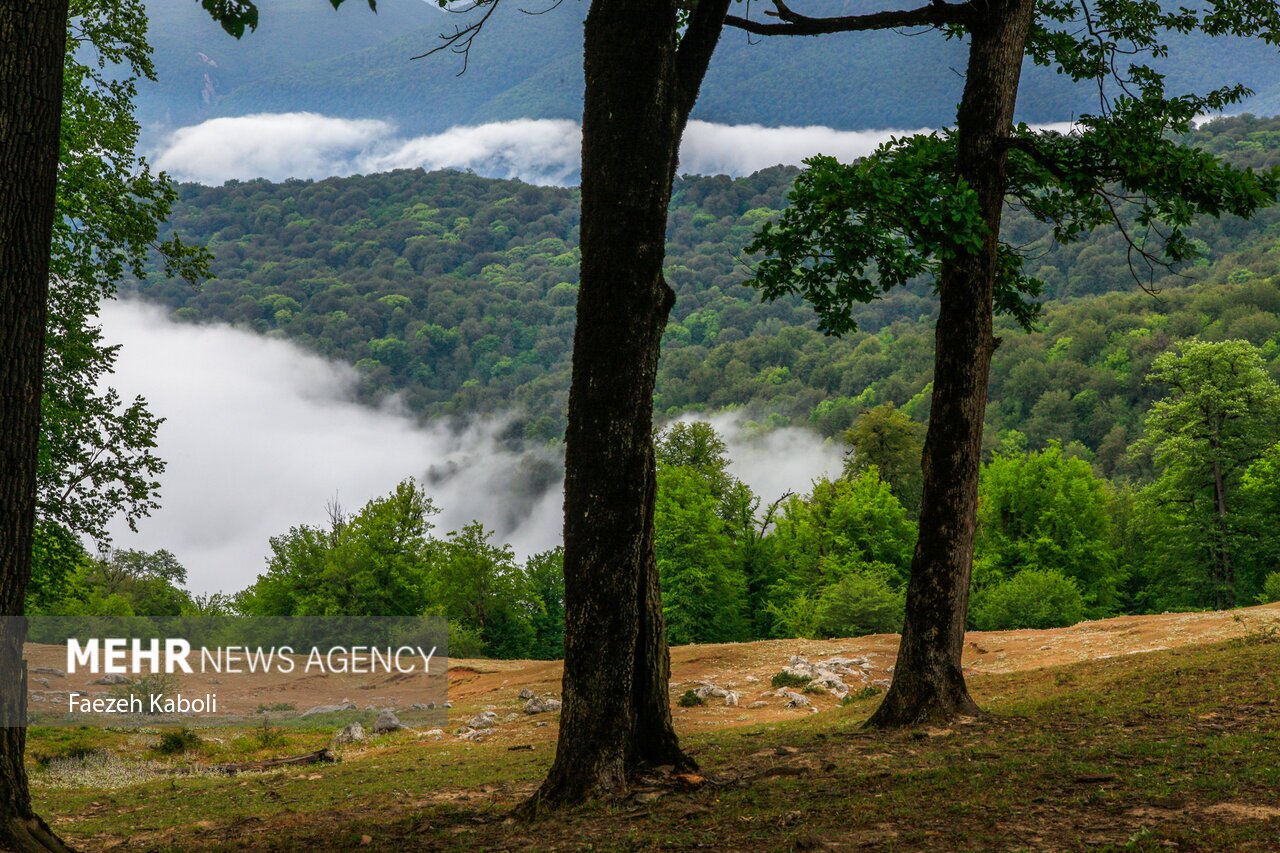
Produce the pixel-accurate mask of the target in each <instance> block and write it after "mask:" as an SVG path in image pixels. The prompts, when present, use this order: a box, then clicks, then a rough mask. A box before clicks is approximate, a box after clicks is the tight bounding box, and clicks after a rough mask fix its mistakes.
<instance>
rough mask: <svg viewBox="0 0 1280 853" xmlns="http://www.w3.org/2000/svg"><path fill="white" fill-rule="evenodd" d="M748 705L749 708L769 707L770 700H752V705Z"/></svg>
mask: <svg viewBox="0 0 1280 853" xmlns="http://www.w3.org/2000/svg"><path fill="white" fill-rule="evenodd" d="M747 707H748V708H767V707H769V703H768V702H765V701H763V700H761V699H757V700H756V701H754V702H752V703H751V704H750V705H748V706H747Z"/></svg>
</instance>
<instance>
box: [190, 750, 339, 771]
mask: <svg viewBox="0 0 1280 853" xmlns="http://www.w3.org/2000/svg"><path fill="white" fill-rule="evenodd" d="M337 760H338V759H336V758H334V757H333V753H332V752H330V751H329V750H327V749H321V750H319V751H317V752H308V753H307V754H306V755H295V756H293V757H292V758H268V759H266V760H265V761H244V762H241V763H239V764H215V765H213V766H211V767H210V768H209V770H211V771H212V772H214V773H225V774H227V775H228V776H234V775H235V774H236V773H245V772H254V771H258V770H274V769H276V768H277V767H293V766H295V765H302V764H324V763H332V762H334V761H337Z"/></svg>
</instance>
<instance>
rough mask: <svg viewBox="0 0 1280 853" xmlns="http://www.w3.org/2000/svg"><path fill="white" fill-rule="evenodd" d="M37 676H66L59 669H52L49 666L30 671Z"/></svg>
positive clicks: (34, 668)
mask: <svg viewBox="0 0 1280 853" xmlns="http://www.w3.org/2000/svg"><path fill="white" fill-rule="evenodd" d="M31 671H32V672H33V673H37V674H39V675H52V676H53V677H54V678H66V677H67V674H66V673H65V672H63V671H62V670H60V669H54V668H53V667H51V666H37V667H33V668H32V670H31Z"/></svg>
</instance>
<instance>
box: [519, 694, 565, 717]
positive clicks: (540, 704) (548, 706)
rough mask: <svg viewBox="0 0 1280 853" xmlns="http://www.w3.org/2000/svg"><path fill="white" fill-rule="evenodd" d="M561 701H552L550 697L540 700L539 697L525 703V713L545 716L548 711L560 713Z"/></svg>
mask: <svg viewBox="0 0 1280 853" xmlns="http://www.w3.org/2000/svg"><path fill="white" fill-rule="evenodd" d="M559 710H560V700H559V699H552V698H550V697H548V696H544V697H542V698H539V697H537V696H535V697H533V698H532V699H530V700H529V701H528V702H525V703H524V712H525V713H526V714H545V713H546V712H548V711H559Z"/></svg>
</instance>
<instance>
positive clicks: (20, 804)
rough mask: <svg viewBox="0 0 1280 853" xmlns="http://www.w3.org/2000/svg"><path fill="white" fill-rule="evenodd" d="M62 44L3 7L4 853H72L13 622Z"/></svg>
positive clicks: (39, 13) (39, 355) (37, 13)
mask: <svg viewBox="0 0 1280 853" xmlns="http://www.w3.org/2000/svg"><path fill="white" fill-rule="evenodd" d="M66 38H67V2H66V0H0V366H3V367H2V369H0V620H3V621H6V622H8V623H9V626H8V629H6V630H3V631H0V849H7V850H17V851H24V853H25V851H29V850H66V849H67V848H66V847H65V846H64V845H63V844H62V842H61V841H59V840H58V838H57V837H56V836H54V835H53V833H52V832H51V831H50V830H49V828H48V826H46V825H45V823H44V822H43V821H42V820H40V818H38V817H37V816H36V815H35V813H34V812H32V810H31V795H30V791H29V790H28V788H27V772H26V768H25V766H24V765H23V753H24V751H25V748H26V730H25V728H24V726H25V723H26V689H27V685H26V667H25V665H24V663H23V660H22V641H23V638H24V636H25V631H24V630H22V628H21V624H22V623H21V620H19V619H13V618H12V617H15V616H18V615H20V614H21V613H22V610H23V601H24V599H25V596H26V591H27V582H28V581H29V580H30V579H31V544H32V540H31V536H32V527H33V525H34V523H35V496H36V454H37V447H38V441H39V434H40V394H41V387H42V379H43V374H42V369H43V363H44V342H45V320H46V311H47V307H46V306H47V301H48V292H49V246H50V242H51V240H52V239H53V216H54V210H55V194H56V191H57V176H58V151H59V126H60V122H61V117H62V64H63V59H64V51H65V48H66ZM5 617H10V618H9V619H5ZM14 626H18V627H17V630H13V628H14Z"/></svg>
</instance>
